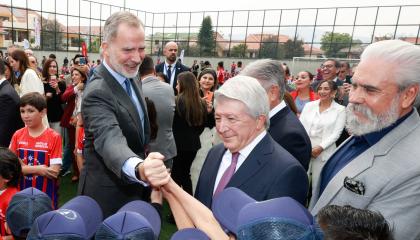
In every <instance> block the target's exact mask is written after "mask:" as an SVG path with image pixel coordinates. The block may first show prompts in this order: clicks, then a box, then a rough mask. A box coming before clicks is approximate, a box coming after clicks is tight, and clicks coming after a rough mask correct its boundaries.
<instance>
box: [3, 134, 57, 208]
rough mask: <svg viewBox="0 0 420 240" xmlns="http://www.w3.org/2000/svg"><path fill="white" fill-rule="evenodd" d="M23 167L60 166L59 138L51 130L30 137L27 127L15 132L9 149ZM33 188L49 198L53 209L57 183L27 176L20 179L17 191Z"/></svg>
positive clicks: (45, 178)
mask: <svg viewBox="0 0 420 240" xmlns="http://www.w3.org/2000/svg"><path fill="white" fill-rule="evenodd" d="M9 148H10V149H11V150H12V151H13V152H15V153H16V155H17V156H18V157H19V158H20V159H21V160H22V162H23V163H24V164H25V165H28V166H37V165H45V166H47V167H49V166H51V165H53V164H60V165H61V164H62V160H61V154H62V148H61V137H60V135H59V134H58V133H56V132H55V131H54V130H53V129H51V128H47V129H46V130H45V131H44V132H43V133H42V134H41V135H40V136H38V137H35V138H34V137H31V136H30V135H29V131H28V128H27V127H24V128H22V129H19V130H18V131H16V132H15V134H14V135H13V137H12V140H11V142H10V147H9ZM28 187H34V188H37V189H39V190H41V191H43V192H45V193H46V194H48V196H49V197H50V198H51V200H52V203H53V207H54V209H57V204H58V181H57V179H50V178H47V177H43V176H38V175H35V174H27V175H24V176H23V177H22V178H21V181H20V186H19V190H22V189H25V188H28Z"/></svg>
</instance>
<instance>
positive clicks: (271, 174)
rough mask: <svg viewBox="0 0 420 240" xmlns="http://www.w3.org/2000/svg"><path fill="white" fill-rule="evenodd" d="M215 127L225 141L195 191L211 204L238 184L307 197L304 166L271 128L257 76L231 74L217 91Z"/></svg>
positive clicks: (259, 193) (253, 192)
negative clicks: (271, 133) (274, 138)
mask: <svg viewBox="0 0 420 240" xmlns="http://www.w3.org/2000/svg"><path fill="white" fill-rule="evenodd" d="M214 106H215V119H216V130H217V133H218V135H219V136H220V138H221V139H222V141H223V144H219V145H216V146H215V147H213V148H212V149H211V150H210V151H209V153H208V155H207V157H206V160H205V162H204V165H203V168H202V170H201V173H200V177H199V179H198V183H197V188H196V191H195V197H196V198H197V199H198V200H199V201H201V202H202V203H203V204H204V205H206V206H207V207H211V204H212V199H213V196H216V195H217V194H219V193H220V192H221V191H222V190H223V189H224V188H225V187H236V188H239V189H241V190H242V191H244V192H245V193H246V194H248V195H249V196H250V197H252V198H254V199H256V200H258V201H262V200H267V199H271V198H276V197H281V196H290V197H292V198H294V199H296V200H297V201H299V202H300V203H305V200H306V194H307V192H308V178H307V175H306V171H305V169H304V168H303V167H302V166H301V165H300V164H299V162H298V161H297V160H296V159H295V158H294V157H293V156H292V155H291V154H290V153H289V152H287V151H286V150H285V149H284V148H283V147H281V146H280V145H279V144H277V143H276V142H275V141H274V140H273V139H272V138H271V136H270V135H269V134H267V131H266V129H267V127H268V125H269V120H268V117H267V116H268V112H269V106H268V99H267V94H266V92H265V91H264V88H262V87H261V85H260V84H259V83H258V81H257V80H256V79H254V78H252V77H247V76H237V77H234V78H231V79H229V81H227V82H226V83H225V84H224V85H223V86H222V87H221V88H219V90H217V91H216V92H215V101H214Z"/></svg>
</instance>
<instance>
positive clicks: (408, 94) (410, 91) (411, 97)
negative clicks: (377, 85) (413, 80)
mask: <svg viewBox="0 0 420 240" xmlns="http://www.w3.org/2000/svg"><path fill="white" fill-rule="evenodd" d="M418 94H419V85H413V86H410V87H408V88H407V89H406V90H404V92H403V94H402V101H401V107H402V108H408V107H411V106H412V105H413V104H414V101H415V100H416V97H417V95H418Z"/></svg>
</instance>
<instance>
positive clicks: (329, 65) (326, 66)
mask: <svg viewBox="0 0 420 240" xmlns="http://www.w3.org/2000/svg"><path fill="white" fill-rule="evenodd" d="M333 67H334V65H332V64H328V65H321V69H323V68H333Z"/></svg>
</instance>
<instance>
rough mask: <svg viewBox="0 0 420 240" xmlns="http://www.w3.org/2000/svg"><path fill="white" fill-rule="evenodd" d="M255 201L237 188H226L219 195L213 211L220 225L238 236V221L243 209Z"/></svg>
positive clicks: (214, 200)
mask: <svg viewBox="0 0 420 240" xmlns="http://www.w3.org/2000/svg"><path fill="white" fill-rule="evenodd" d="M253 202H255V200H254V199H253V198H251V197H250V196H248V195H247V194H246V193H244V192H242V191H241V190H239V189H237V188H233V187H230V188H226V189H225V190H223V191H222V192H221V193H219V194H218V195H217V196H216V197H215V198H214V199H213V204H212V211H213V214H214V216H215V217H216V219H217V220H218V221H219V223H220V224H221V225H222V226H223V227H224V228H226V229H228V230H229V231H230V232H232V233H234V234H237V230H238V224H237V219H238V215H239V212H240V211H241V209H242V208H243V207H244V206H246V205H247V204H249V203H253Z"/></svg>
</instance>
